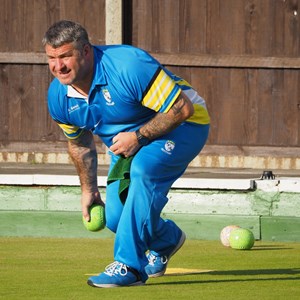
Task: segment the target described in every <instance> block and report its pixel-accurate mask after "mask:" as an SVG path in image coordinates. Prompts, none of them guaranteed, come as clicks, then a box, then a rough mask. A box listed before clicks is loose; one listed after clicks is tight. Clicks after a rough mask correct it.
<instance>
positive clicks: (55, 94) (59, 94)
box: [48, 79, 83, 139]
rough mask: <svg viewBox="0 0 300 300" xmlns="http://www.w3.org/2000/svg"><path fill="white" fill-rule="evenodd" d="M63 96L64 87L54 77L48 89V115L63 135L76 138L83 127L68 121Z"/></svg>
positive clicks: (64, 95) (64, 93)
mask: <svg viewBox="0 0 300 300" xmlns="http://www.w3.org/2000/svg"><path fill="white" fill-rule="evenodd" d="M65 97H66V92H65V89H64V87H63V86H61V85H60V84H59V81H58V80H57V79H54V80H53V81H52V83H51V84H50V87H49V89H48V110H49V113H50V116H51V118H52V119H53V120H54V121H55V122H56V123H57V124H58V126H59V127H60V128H61V129H62V130H63V133H64V135H65V136H66V137H67V138H68V139H76V138H78V137H79V136H80V135H81V133H82V132H83V129H81V128H80V127H78V126H75V125H72V124H70V123H69V121H68V116H67V113H66V112H67V107H66V103H67V101H66V99H65Z"/></svg>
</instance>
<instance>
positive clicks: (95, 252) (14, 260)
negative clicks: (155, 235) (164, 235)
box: [0, 238, 300, 300]
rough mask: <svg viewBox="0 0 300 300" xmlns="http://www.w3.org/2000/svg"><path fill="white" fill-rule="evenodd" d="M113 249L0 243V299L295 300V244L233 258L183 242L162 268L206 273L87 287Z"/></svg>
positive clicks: (259, 245)
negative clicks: (137, 283) (138, 283)
mask: <svg viewBox="0 0 300 300" xmlns="http://www.w3.org/2000/svg"><path fill="white" fill-rule="evenodd" d="M112 249H113V241H112V240H111V239H99V240H94V239H49V238H0V299H7V300H11V299H76V300H78V299H102V300H103V299H110V300H111V299H140V300H146V299H195V300H196V299H206V300H207V299H249V298H251V299H255V300H260V299H263V300H265V299H300V243H265V242H256V243H255V247H254V248H253V249H252V250H250V251H239V250H233V249H229V248H225V247H223V246H222V245H221V243H220V242H218V241H195V240H194V241H191V240H188V241H187V242H186V243H185V245H184V246H183V248H182V249H181V250H180V251H179V252H178V253H177V254H176V255H175V256H174V257H173V258H172V260H171V262H170V264H169V267H170V268H187V269H202V270H203V269H204V270H213V271H211V272H206V273H199V274H192V275H168V276H164V277H161V278H156V279H155V278H153V279H150V280H148V282H147V284H146V285H145V286H140V287H131V288H115V289H97V288H92V287H90V286H88V285H87V284H86V280H87V278H88V277H89V275H88V274H94V273H99V272H101V271H102V270H103V268H104V267H105V266H106V265H107V264H109V263H111V262H112V261H113V257H112Z"/></svg>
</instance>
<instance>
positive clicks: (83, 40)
mask: <svg viewBox="0 0 300 300" xmlns="http://www.w3.org/2000/svg"><path fill="white" fill-rule="evenodd" d="M42 43H43V46H44V47H45V46H46V45H50V46H51V47H53V48H58V47H61V46H62V45H64V44H70V43H72V44H73V46H74V48H75V49H77V50H79V51H81V50H82V49H83V47H84V46H85V45H86V44H89V43H90V42H89V37H88V34H87V32H86V30H85V29H84V28H83V27H82V26H81V25H80V24H78V23H75V22H72V21H68V20H62V21H59V22H56V23H54V24H53V25H51V26H50V27H49V29H48V30H47V32H46V33H45V35H44V38H43V40H42Z"/></svg>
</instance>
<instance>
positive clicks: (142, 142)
mask: <svg viewBox="0 0 300 300" xmlns="http://www.w3.org/2000/svg"><path fill="white" fill-rule="evenodd" d="M136 136H137V139H138V142H139V144H140V145H141V146H146V145H148V144H149V143H150V141H149V139H148V138H146V137H145V136H143V135H142V134H141V133H140V132H139V131H138V130H137V131H136Z"/></svg>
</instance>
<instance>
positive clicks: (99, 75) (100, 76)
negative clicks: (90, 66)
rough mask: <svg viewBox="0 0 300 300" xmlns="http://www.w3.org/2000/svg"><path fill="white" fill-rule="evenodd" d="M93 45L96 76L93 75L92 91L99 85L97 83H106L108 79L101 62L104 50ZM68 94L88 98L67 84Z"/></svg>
mask: <svg viewBox="0 0 300 300" xmlns="http://www.w3.org/2000/svg"><path fill="white" fill-rule="evenodd" d="M92 47H93V50H94V77H93V81H92V85H91V88H90V91H92V90H93V89H94V88H95V86H97V85H106V84H107V81H106V78H105V75H104V70H103V66H102V64H101V58H102V56H103V52H102V51H101V49H99V47H97V46H92ZM67 96H68V97H74V98H80V99H85V100H86V99H87V97H86V96H83V95H82V94H80V93H79V92H78V91H76V90H75V89H74V88H73V87H72V86H71V85H68V86H67Z"/></svg>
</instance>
